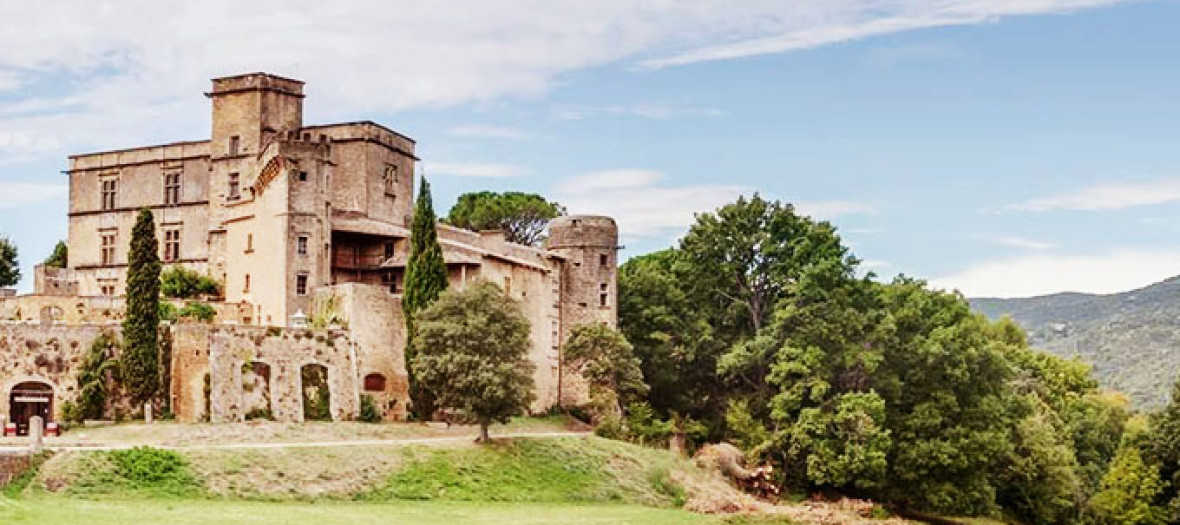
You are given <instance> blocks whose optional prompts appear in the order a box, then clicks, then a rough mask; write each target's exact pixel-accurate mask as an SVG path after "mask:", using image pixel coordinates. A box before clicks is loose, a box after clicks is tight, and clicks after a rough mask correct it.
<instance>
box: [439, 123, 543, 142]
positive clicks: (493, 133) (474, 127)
mask: <svg viewBox="0 0 1180 525" xmlns="http://www.w3.org/2000/svg"><path fill="white" fill-rule="evenodd" d="M449 131H450V134H451V135H454V136H456V137H463V138H480V139H524V138H528V137H529V134H528V133H525V132H523V131H520V130H517V129H513V128H509V127H506V126H492V125H488V124H464V125H461V126H455V127H453V128H451V129H450V130H449Z"/></svg>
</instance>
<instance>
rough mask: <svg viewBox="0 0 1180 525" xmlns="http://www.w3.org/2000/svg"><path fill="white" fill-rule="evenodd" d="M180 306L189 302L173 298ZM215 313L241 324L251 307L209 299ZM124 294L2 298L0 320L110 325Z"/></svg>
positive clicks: (118, 317) (116, 317)
mask: <svg viewBox="0 0 1180 525" xmlns="http://www.w3.org/2000/svg"><path fill="white" fill-rule="evenodd" d="M171 302H172V304H173V305H175V306H176V307H177V308H178V309H179V308H183V307H184V305H185V303H186V301H183V300H172V301H171ZM205 304H207V305H209V306H211V307H213V310H214V311H215V312H216V317H214V319H213V322H214V323H229V324H242V323H243V322H244V320H245V319H247V318H249V316H250V312H251V308H250V305H249V304H246V303H240V302H239V303H227V302H206V303H205ZM123 305H124V299H123V298H122V297H105V296H101V295H99V296H76V295H74V296H67V295H21V296H16V297H0V321H18V322H26V323H38V324H55V325H56V324H68V325H77V324H110V323H120V322H122V320H123Z"/></svg>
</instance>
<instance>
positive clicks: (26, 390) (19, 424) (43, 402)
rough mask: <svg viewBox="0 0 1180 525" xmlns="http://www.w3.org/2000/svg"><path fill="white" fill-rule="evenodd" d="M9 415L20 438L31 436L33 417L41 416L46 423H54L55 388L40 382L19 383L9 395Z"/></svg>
mask: <svg viewBox="0 0 1180 525" xmlns="http://www.w3.org/2000/svg"><path fill="white" fill-rule="evenodd" d="M8 413H9V414H11V416H9V422H11V423H15V424H16V434H17V435H18V436H27V435H28V434H29V420H30V419H31V418H32V417H33V416H41V419H42V420H43V421H45V422H46V423H49V422H51V421H53V387H52V386H50V385H49V384H47V383H42V382H40V381H26V382H24V383H18V384H17V385H16V386H14V387H12V389H11V390H10V391H9V393H8Z"/></svg>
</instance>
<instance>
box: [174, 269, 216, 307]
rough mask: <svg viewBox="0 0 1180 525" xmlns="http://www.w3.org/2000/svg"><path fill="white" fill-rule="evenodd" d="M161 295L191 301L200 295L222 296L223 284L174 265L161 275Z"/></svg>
mask: <svg viewBox="0 0 1180 525" xmlns="http://www.w3.org/2000/svg"><path fill="white" fill-rule="evenodd" d="M160 293H162V294H164V297H169V298H172V299H190V298H193V297H196V296H198V295H209V296H220V295H221V283H219V282H217V280H215V279H213V278H211V277H208V276H205V275H201V273H200V272H198V271H196V270H190V269H188V268H185V267H184V266H180V265H172V266H169V267H168V268H167V269H166V270H164V272H163V273H162V274H160Z"/></svg>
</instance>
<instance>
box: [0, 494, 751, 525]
mask: <svg viewBox="0 0 1180 525" xmlns="http://www.w3.org/2000/svg"><path fill="white" fill-rule="evenodd" d="M0 523H5V524H9V523H12V524H37V525H73V524H77V523H85V524H86V525H124V524H127V523H168V524H172V525H205V524H209V523H216V524H219V525H264V524H266V525H269V524H276V525H277V524H284V525H285V524H288V523H309V524H311V523H314V524H316V525H354V524H355V525H361V524H364V525H374V524H382V525H385V524H403V523H404V524H420V525H434V524H440V525H463V524H469V523H470V524H476V523H478V524H482V525H500V524H503V525H508V524H521V525H529V524H538V525H539V524H553V525H591V524H593V525H608V524H629V525H695V524H721V523H727V522H726V521H724V520H722V519H720V518H715V517H710V516H703V515H698V514H691V513H688V512H684V511H680V510H672V509H655V508H649V507H640V506H634V505H610V504H597V505H571V504H522V503H512V504H506V503H478V504H476V503H464V502H446V503H441V502H401V503H395V504H389V503H376V504H375V503H339V502H337V503H326V504H325V503H318V504H316V503H296V502H284V503H263V502H240V501H201V500H160V499H129V500H82V499H66V498H57V497H33V498H25V499H21V500H10V499H0ZM758 523H764V522H758Z"/></svg>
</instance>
